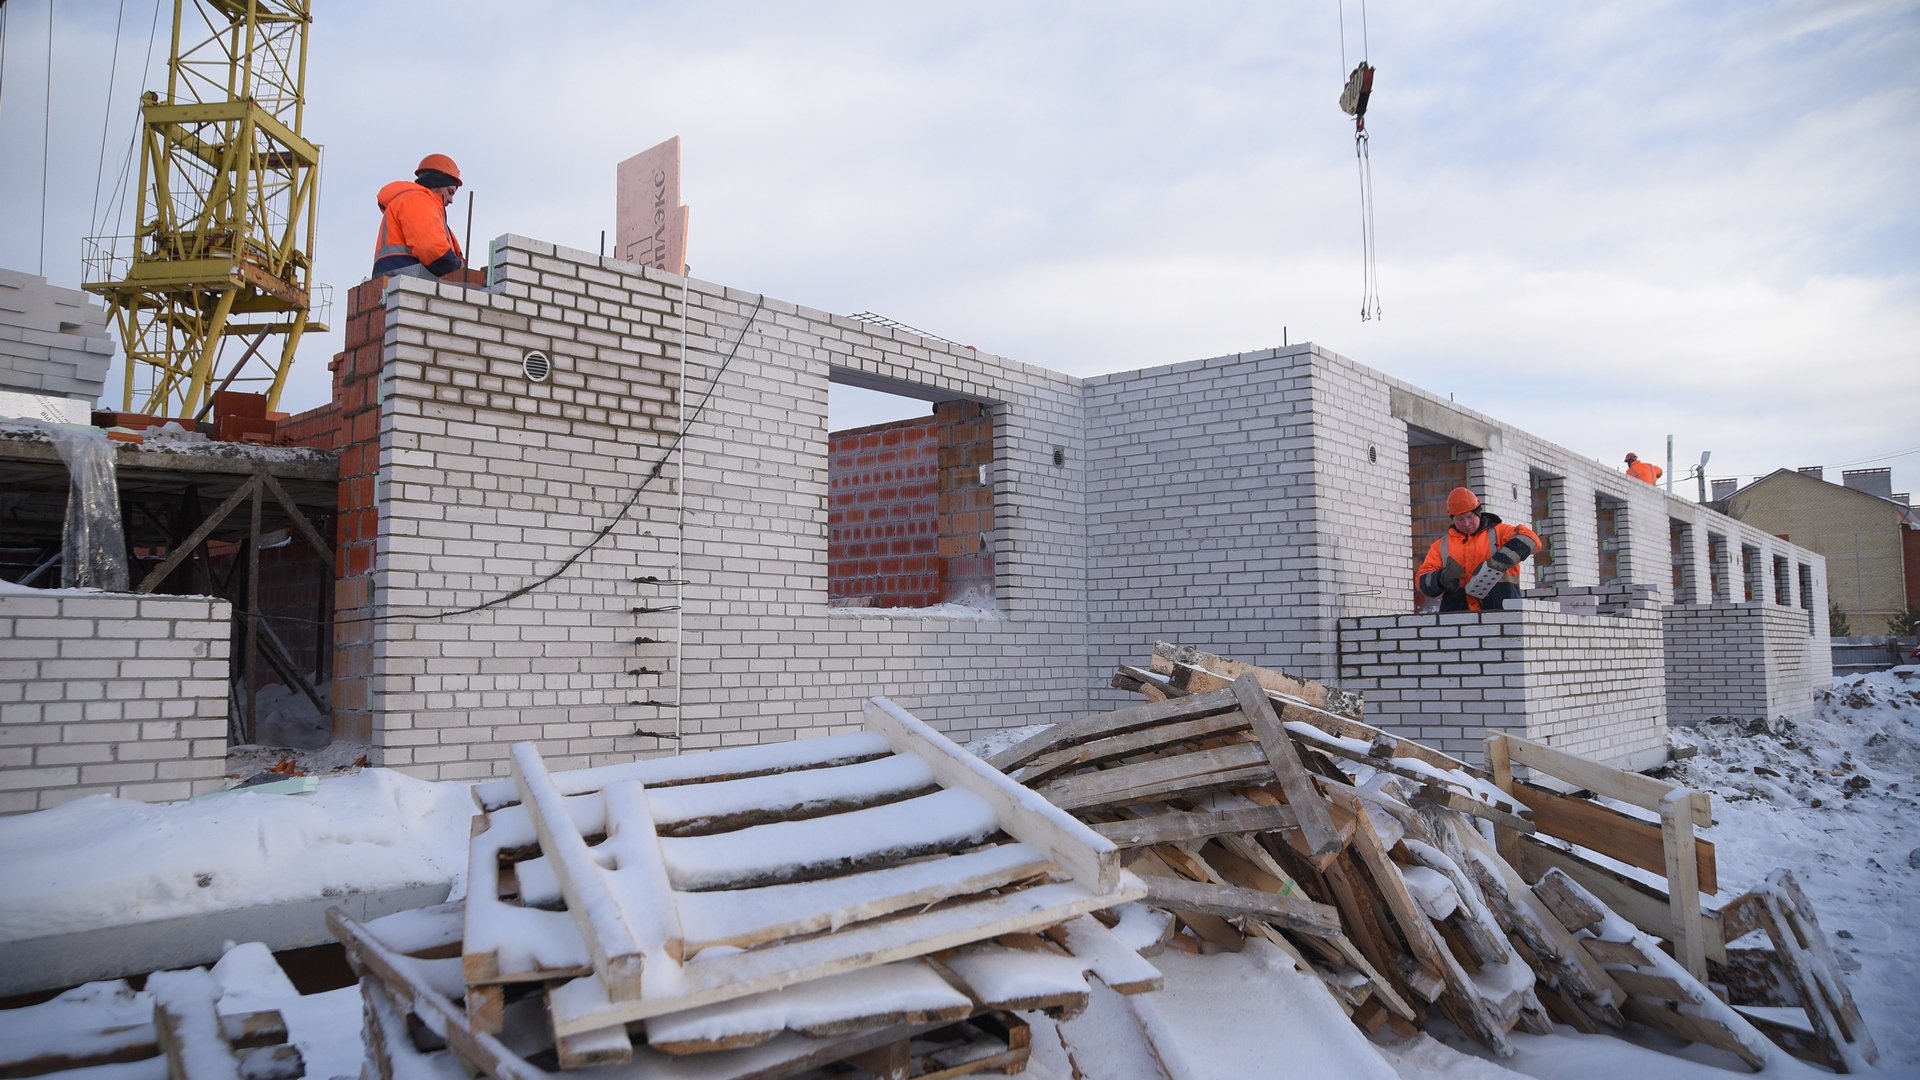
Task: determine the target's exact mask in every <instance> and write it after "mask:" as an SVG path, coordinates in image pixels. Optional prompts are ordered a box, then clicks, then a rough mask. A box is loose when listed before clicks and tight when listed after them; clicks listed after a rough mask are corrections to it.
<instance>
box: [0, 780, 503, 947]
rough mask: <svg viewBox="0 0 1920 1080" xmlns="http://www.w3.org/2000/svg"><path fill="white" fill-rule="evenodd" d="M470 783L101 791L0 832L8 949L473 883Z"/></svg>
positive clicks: (2, 922) (0, 933) (0, 904)
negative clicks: (102, 931) (177, 797)
mask: <svg viewBox="0 0 1920 1080" xmlns="http://www.w3.org/2000/svg"><path fill="white" fill-rule="evenodd" d="M472 816H473V803H472V801H471V800H470V799H469V797H468V795H467V788H466V786H465V785H462V784H433V783H428V782H427V781H424V780H416V779H413V778H412V777H409V776H406V775H404V774H401V773H397V772H391V771H388V770H385V769H368V770H366V771H364V772H359V773H355V774H353V775H350V776H342V777H338V778H335V779H330V780H327V781H326V782H324V783H322V784H321V785H320V787H319V788H318V789H317V790H315V791H314V792H313V793H312V794H308V795H253V794H232V795H223V796H222V797H220V798H217V799H207V800H203V801H196V802H184V803H163V804H149V803H142V802H135V801H132V800H130V799H118V798H114V797H113V796H110V795H95V796H91V797H88V798H85V799H79V800H76V801H74V802H70V803H67V804H66V805H64V806H57V807H55V808H53V809H51V810H43V811H41V812H39V813H37V814H24V815H21V816H19V817H15V818H10V819H7V820H6V821H5V822H4V827H0V866H4V867H6V868H7V871H6V873H5V874H0V942H7V941H22V940H26V939H30V938H36V937H44V936H47V935H50V934H57V933H64V932H69V931H76V930H86V929H90V928H93V927H99V926H116V925H124V924H133V923H141V922H149V921H152V920H157V919H168V918H174V917H177V916H182V915H191V914H196V913H200V912H209V911H225V910H233V909H239V908H246V907H253V906H257V905H261V904H273V903H280V902H284V901H294V900H307V899H310V898H312V897H316V896H324V895H337V894H339V893H340V892H343V891H346V890H348V889H374V888H389V887H395V888H397V887H402V886H406V885H415V884H427V883H434V882H442V881H452V882H454V883H455V885H456V887H457V886H458V884H459V883H460V881H461V880H463V879H464V878H465V876H466V861H467V829H468V824H467V823H468V821H469V819H470V818H472Z"/></svg>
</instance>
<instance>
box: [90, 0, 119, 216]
mask: <svg viewBox="0 0 1920 1080" xmlns="http://www.w3.org/2000/svg"><path fill="white" fill-rule="evenodd" d="M126 20H127V0H120V13H119V14H118V15H116V16H114V20H113V61H112V62H111V63H109V64H108V65H107V103H106V106H105V107H104V108H102V109H101V110H100V155H99V158H98V160H96V161H95V162H94V166H93V206H92V208H91V209H89V210H88V211H87V224H89V225H91V224H93V223H94V221H96V220H98V218H99V216H100V181H101V179H102V178H103V177H104V176H105V175H106V172H107V128H108V127H109V126H110V124H111V122H112V120H113V92H114V90H115V89H116V86H115V83H116V82H117V81H118V80H119V78H120V31H121V28H122V27H123V26H124V25H125V23H126Z"/></svg>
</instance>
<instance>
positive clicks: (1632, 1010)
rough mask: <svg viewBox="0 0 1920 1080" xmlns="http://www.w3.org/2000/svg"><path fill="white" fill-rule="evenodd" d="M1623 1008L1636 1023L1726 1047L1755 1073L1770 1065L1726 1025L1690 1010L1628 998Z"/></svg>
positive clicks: (1721, 1047) (1710, 1044) (1682, 1037)
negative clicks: (1694, 1013) (1682, 1010)
mask: <svg viewBox="0 0 1920 1080" xmlns="http://www.w3.org/2000/svg"><path fill="white" fill-rule="evenodd" d="M1620 1011H1621V1012H1623V1013H1625V1014H1626V1015H1627V1018H1628V1019H1630V1020H1632V1021H1634V1022H1635V1023H1640V1024H1645V1025H1647V1026H1648V1027H1650V1028H1658V1029H1659V1030H1661V1031H1664V1032H1666V1033H1667V1034H1669V1035H1673V1036H1675V1037H1677V1038H1681V1039H1685V1040H1687V1041H1688V1042H1697V1043H1705V1044H1706V1045H1708V1046H1711V1047H1715V1048H1716V1049H1720V1050H1725V1051H1727V1052H1728V1053H1730V1054H1732V1055H1734V1056H1735V1057H1737V1058H1739V1059H1740V1060H1741V1062H1743V1063H1744V1064H1745V1065H1746V1066H1747V1067H1748V1068H1750V1069H1752V1070H1753V1071H1755V1072H1760V1071H1762V1070H1764V1069H1765V1068H1766V1067H1767V1063H1766V1059H1765V1058H1762V1057H1760V1056H1759V1055H1758V1054H1755V1053H1754V1052H1753V1050H1752V1048H1750V1047H1748V1046H1747V1045H1746V1043H1744V1042H1742V1041H1741V1040H1740V1039H1739V1038H1737V1037H1736V1036H1735V1035H1734V1034H1733V1033H1732V1032H1730V1031H1728V1030H1727V1029H1726V1027H1725V1026H1723V1025H1721V1024H1717V1023H1714V1022H1713V1021H1712V1020H1709V1019H1706V1018H1704V1017H1699V1016H1694V1015H1692V1014H1691V1013H1683V1012H1677V1011H1675V1010H1673V1009H1670V1008H1668V1007H1666V1006H1665V1005H1660V1004H1654V1003H1650V1002H1648V1001H1647V1000H1645V999H1642V998H1631V997H1630V998H1628V999H1627V1000H1626V1003H1625V1004H1624V1005H1622V1006H1621V1009H1620Z"/></svg>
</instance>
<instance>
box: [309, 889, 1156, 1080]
mask: <svg viewBox="0 0 1920 1080" xmlns="http://www.w3.org/2000/svg"><path fill="white" fill-rule="evenodd" d="M458 908H459V904H458V903H452V904H445V905H440V906H439V907H438V908H433V909H423V910H421V911H412V912H401V913H398V914H396V915H390V916H386V917H385V918H382V919H377V920H374V922H372V923H370V924H361V923H358V922H356V921H355V920H353V919H352V918H351V917H349V916H347V915H346V914H345V913H344V912H341V911H340V910H339V909H335V910H334V911H333V912H330V913H329V917H328V922H329V926H330V927H331V928H332V929H333V931H334V934H335V936H336V937H338V938H339V939H340V940H341V941H342V942H343V943H344V944H345V945H346V948H347V951H348V956H349V958H350V959H351V960H352V962H353V963H354V965H355V967H356V969H357V970H359V971H360V972H361V973H362V984H361V985H362V994H363V997H364V998H365V999H366V1010H367V1014H368V1018H369V1027H368V1031H369V1036H368V1047H369V1062H370V1064H371V1065H372V1066H373V1067H374V1071H375V1072H376V1073H377V1074H378V1075H380V1076H382V1077H388V1076H390V1075H392V1074H393V1072H394V1071H395V1066H394V1064H393V1063H394V1062H395V1061H401V1062H406V1061H411V1060H413V1059H415V1058H427V1059H434V1060H447V1059H451V1060H454V1061H457V1062H458V1063H460V1064H461V1065H462V1066H463V1067H467V1068H471V1069H473V1070H475V1071H478V1072H481V1073H484V1074H486V1075H488V1076H493V1077H499V1078H503V1080H505V1078H532V1077H537V1076H545V1075H548V1070H549V1069H552V1068H563V1069H564V1068H580V1067H588V1066H603V1067H609V1068H610V1069H611V1071H608V1072H602V1073H596V1075H600V1076H603V1077H608V1078H615V1077H633V1078H635V1080H639V1078H643V1077H644V1078H646V1080H656V1078H657V1080H677V1078H681V1077H686V1078H693V1077H700V1078H704V1080H717V1078H723V1077H724V1078H730V1080H734V1078H748V1077H752V1078H772V1077H779V1076H794V1075H802V1074H806V1073H808V1071H809V1070H812V1069H815V1068H818V1067H820V1066H823V1065H826V1064H831V1063H834V1062H841V1061H854V1062H856V1063H858V1061H859V1060H861V1059H863V1058H872V1059H873V1060H874V1061H875V1062H876V1063H879V1062H882V1061H885V1062H895V1063H897V1062H898V1061H899V1060H902V1059H903V1058H904V1060H907V1061H908V1062H909V1067H908V1071H906V1072H904V1073H901V1074H900V1075H904V1076H929V1077H931V1076H959V1075H965V1074H966V1073H968V1072H973V1071H980V1070H985V1069H990V1068H1006V1067H1008V1066H1010V1065H1011V1066H1015V1067H1016V1068H1017V1066H1018V1064H1020V1063H1021V1062H1023V1061H1024V1050H1025V1045H1026V1044H1025V1028H1024V1026H1023V1025H1022V1024H1020V1022H1019V1021H1018V1020H1017V1019H1015V1018H1012V1017H1011V1016H1010V1015H1007V1014H1009V1013H1010V1011H1011V1010H1014V1009H1038V1010H1042V1011H1045V1012H1047V1013H1049V1014H1050V1015H1054V1016H1056V1017H1059V1018H1063V1019H1064V1018H1071V1017H1072V1016H1074V1015H1076V1014H1078V1013H1079V1012H1080V1011H1081V1010H1083V1009H1085V1008H1086V1006H1087V1001H1088V997H1089V993H1090V987H1089V984H1088V982H1087V976H1088V975H1089V974H1091V975H1093V976H1094V977H1095V978H1098V979H1100V980H1101V982H1102V983H1104V984H1107V985H1110V986H1112V987H1114V988H1116V989H1120V990H1122V991H1123V992H1140V991H1144V990H1150V989H1155V988H1157V987H1158V986H1159V982H1160V980H1159V974H1158V972H1156V971H1155V970H1154V969H1153V967H1152V965H1151V964H1148V963H1147V962H1146V961H1144V960H1142V959H1141V958H1140V957H1139V956H1138V955H1137V954H1135V953H1133V952H1132V951H1131V950H1129V949H1127V948H1126V947H1125V946H1123V945H1121V944H1120V943H1119V942H1118V941H1117V939H1115V938H1114V937H1113V936H1112V934H1111V933H1110V932H1108V931H1107V930H1106V929H1105V928H1104V927H1103V926H1102V925H1101V924H1100V923H1098V922H1097V921H1095V920H1094V919H1092V918H1091V917H1088V916H1081V917H1078V918H1076V919H1073V920H1070V921H1068V922H1067V923H1064V924H1062V925H1060V926H1057V927H1053V928H1050V929H1049V931H1048V932H1047V933H1046V934H1044V935H1036V936H1022V937H1020V938H1017V939H1014V940H1008V941H1001V942H982V943H975V944H972V945H968V946H965V947H963V948H960V949H955V950H951V951H947V952H943V953H940V954H936V955H932V956H925V957H919V958H915V959H911V960H904V961H896V962H894V963H892V964H887V965H883V966H880V967H875V968H865V969H861V970H859V971H854V972H850V973H846V974H843V975H839V976H831V977H828V978H825V979H822V980H817V981H815V982H812V983H809V984H806V985H804V986H796V987H793V988H789V989H787V990H783V991H773V992H768V993H763V994H758V995H753V996H749V997H745V998H737V999H733V1000H730V1001H727V1002H723V1003H720V1004H716V1005H710V1006H705V1007H702V1008H696V1009H692V1010H688V1011H687V1012H685V1013H679V1014H667V1015H664V1016H657V1017H653V1018H651V1019H648V1020H646V1021H644V1022H640V1023H636V1024H633V1025H631V1026H629V1027H623V1028H620V1029H618V1030H619V1034H618V1036H617V1037H615V1036H613V1035H612V1034H611V1033H607V1032H595V1033H591V1034H590V1035H589V1036H588V1037H586V1038H572V1039H569V1038H566V1037H555V1036H554V1034H553V1033H552V1029H551V1026H550V1021H549V1018H548V1017H547V1015H546V1009H545V1006H544V1004H543V1002H542V999H541V996H540V995H539V994H537V993H522V994H518V995H516V996H514V997H513V998H511V999H509V1000H506V1001H504V1002H503V1004H502V1007H501V1010H500V1014H499V1017H498V1023H497V1024H496V1025H495V1028H496V1029H495V1030H485V1029H482V1028H480V1027H478V1026H476V1025H475V1024H474V1023H473V1022H472V1020H471V1019H470V1017H469V1015H468V1012H467V1010H466V1009H465V1008H464V1007H463V1005H462V1001H461V994H460V990H459V988H458V983H457V981H455V980H452V979H449V978H448V976H449V975H450V974H454V973H457V967H456V966H455V965H457V963H458V961H457V959H453V958H449V957H447V956H446V954H447V953H449V952H451V951H452V950H453V949H454V948H455V947H457V945H458V942H459V935H460V930H461V920H460V913H459V910H458ZM409 1021H410V1022H409ZM958 1024H966V1025H971V1026H970V1027H968V1028H964V1029H962V1033H964V1034H966V1038H964V1039H961V1040H959V1041H958V1042H956V1041H955V1037H954V1032H953V1030H952V1029H954V1027H955V1025H958ZM429 1032H430V1033H432V1037H426V1036H427V1033H429ZM940 1032H947V1034H938V1033H940ZM982 1032H986V1033H989V1034H991V1033H993V1032H999V1038H1000V1040H1001V1042H1000V1044H998V1045H997V1046H995V1045H994V1044H992V1043H991V1040H990V1039H988V1040H987V1041H983V1036H982V1034H981V1033H982ZM988 1050H991V1052H987V1051H988ZM875 1054H878V1055H879V1056H878V1057H877V1058H873V1055H875ZM1009 1055H1012V1056H1009ZM542 1063H544V1064H542ZM863 1067H866V1066H863Z"/></svg>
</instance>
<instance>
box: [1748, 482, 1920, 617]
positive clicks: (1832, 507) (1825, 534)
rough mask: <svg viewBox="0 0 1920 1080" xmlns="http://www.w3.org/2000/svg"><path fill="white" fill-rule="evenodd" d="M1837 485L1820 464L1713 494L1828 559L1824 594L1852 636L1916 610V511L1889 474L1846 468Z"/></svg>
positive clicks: (1919, 575)
mask: <svg viewBox="0 0 1920 1080" xmlns="http://www.w3.org/2000/svg"><path fill="white" fill-rule="evenodd" d="M1840 479H1841V483H1839V484H1835V483H1832V482H1831V481H1828V480H1826V479H1824V478H1823V476H1822V475H1821V470H1820V469H1819V468H1818V467H1815V468H1810V469H1801V470H1799V471H1798V472H1794V471H1791V470H1788V469H1780V470H1777V471H1775V472H1774V473H1772V474H1771V475H1768V476H1763V477H1761V478H1760V479H1758V480H1755V481H1754V482H1753V483H1751V484H1748V485H1747V486H1746V487H1743V488H1739V489H1737V490H1734V491H1731V492H1727V493H1724V495H1723V493H1722V492H1719V491H1716V492H1715V493H1714V494H1715V495H1716V496H1717V497H1719V498H1718V501H1719V502H1720V503H1721V504H1722V505H1724V507H1725V512H1726V514H1727V516H1728V517H1732V518H1736V519H1738V520H1740V521H1744V522H1746V523H1747V524H1749V525H1752V526H1754V527H1756V528H1759V529H1763V530H1765V531H1767V532H1770V533H1773V534H1774V535H1776V536H1778V537H1780V538H1781V539H1783V540H1788V541H1791V542H1793V543H1795V544H1798V545H1799V546H1801V547H1805V548H1811V549H1813V550H1814V551H1817V552H1819V553H1820V554H1822V555H1825V556H1826V557H1827V595H1828V597H1829V598H1830V599H1831V600H1832V601H1833V602H1834V603H1835V604H1836V605H1838V606H1839V608H1840V610H1841V611H1843V612H1845V613H1846V616H1847V622H1848V624H1849V625H1850V627H1851V629H1852V631H1853V633H1855V634H1880V633H1885V632H1886V628H1887V620H1888V619H1889V618H1891V617H1893V616H1894V615H1897V614H1899V613H1900V612H1903V611H1905V610H1906V609H1908V608H1910V607H1914V606H1917V605H1920V513H1916V512H1915V511H1914V509H1913V507H1911V506H1909V505H1908V497H1907V496H1906V495H1905V494H1899V495H1896V494H1894V492H1893V482H1892V481H1893V474H1892V471H1891V470H1888V469H1851V470H1848V471H1847V472H1844V473H1841V474H1840Z"/></svg>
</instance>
